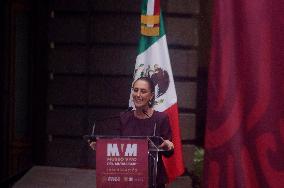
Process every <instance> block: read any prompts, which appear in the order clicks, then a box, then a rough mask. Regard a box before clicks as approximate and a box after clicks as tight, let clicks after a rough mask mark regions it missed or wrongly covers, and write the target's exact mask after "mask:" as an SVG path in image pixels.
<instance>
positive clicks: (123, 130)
mask: <svg viewBox="0 0 284 188" xmlns="http://www.w3.org/2000/svg"><path fill="white" fill-rule="evenodd" d="M155 124H156V125H155ZM155 126H156V131H155V136H161V137H162V138H163V139H165V140H171V139H172V132H171V128H170V125H169V118H168V115H167V114H166V113H164V112H158V111H154V113H153V115H152V116H151V117H150V118H146V119H139V118H137V117H136V116H135V115H134V111H129V112H124V113H121V115H120V135H121V136H153V135H154V129H155ZM172 153H173V152H165V153H162V154H164V155H165V156H169V155H171V154H172ZM167 179H168V178H167V175H166V172H165V167H164V164H163V161H162V157H161V155H159V161H158V175H157V183H160V184H161V183H163V184H165V183H166V182H167Z"/></svg>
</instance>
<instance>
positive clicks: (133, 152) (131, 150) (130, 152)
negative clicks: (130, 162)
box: [124, 144, 137, 156]
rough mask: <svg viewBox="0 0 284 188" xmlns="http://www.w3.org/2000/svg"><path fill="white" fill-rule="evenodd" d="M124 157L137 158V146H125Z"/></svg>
mask: <svg viewBox="0 0 284 188" xmlns="http://www.w3.org/2000/svg"><path fill="white" fill-rule="evenodd" d="M124 156H137V144H127V145H126V150H125V153H124Z"/></svg>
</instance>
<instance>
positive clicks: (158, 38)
mask: <svg viewBox="0 0 284 188" xmlns="http://www.w3.org/2000/svg"><path fill="white" fill-rule="evenodd" d="M138 51H139V53H138V56H137V58H136V65H135V70H134V80H136V79H137V78H139V77H141V76H148V77H150V78H151V79H152V80H153V82H154V84H155V98H156V104H155V105H154V109H155V110H157V111H160V112H163V111H164V112H166V113H167V114H168V116H169V119H170V125H171V129H172V134H173V143H174V146H175V152H174V154H173V155H172V156H171V157H170V158H163V162H164V164H165V167H166V171H167V174H168V178H169V181H172V180H174V179H175V178H176V177H177V176H179V175H181V174H182V173H183V172H184V164H183V158H182V146H181V139H180V129H179V120H178V105H177V96H176V90H175V84H174V79H173V73H172V69H171V63H170V58H169V52H168V46H167V40H166V34H165V29H164V24H163V19H162V14H161V12H160V1H159V0H143V2H142V15H141V38H140V42H139V48H138ZM131 101H132V100H131V97H130V106H133V104H132V102H131Z"/></svg>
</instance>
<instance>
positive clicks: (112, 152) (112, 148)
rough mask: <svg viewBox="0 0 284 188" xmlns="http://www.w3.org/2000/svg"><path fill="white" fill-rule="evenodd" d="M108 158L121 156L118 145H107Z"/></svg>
mask: <svg viewBox="0 0 284 188" xmlns="http://www.w3.org/2000/svg"><path fill="white" fill-rule="evenodd" d="M107 156H119V151H118V147H117V144H107Z"/></svg>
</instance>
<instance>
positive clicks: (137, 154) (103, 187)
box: [84, 135, 164, 188]
mask: <svg viewBox="0 0 284 188" xmlns="http://www.w3.org/2000/svg"><path fill="white" fill-rule="evenodd" d="M84 139H85V140H92V141H96V168H97V169H96V187H97V188H114V187H115V188H125V187H127V188H148V187H151V188H154V187H156V185H157V172H158V168H157V164H158V161H159V152H161V151H164V150H163V149H161V148H159V146H160V145H161V143H162V142H163V141H164V140H163V138H161V137H159V136H105V135H85V136H84Z"/></svg>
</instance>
